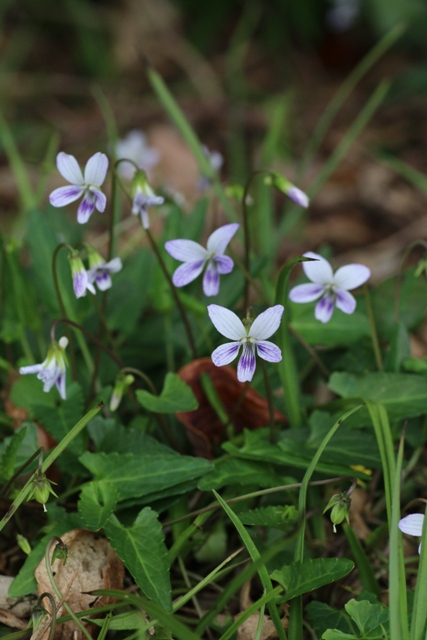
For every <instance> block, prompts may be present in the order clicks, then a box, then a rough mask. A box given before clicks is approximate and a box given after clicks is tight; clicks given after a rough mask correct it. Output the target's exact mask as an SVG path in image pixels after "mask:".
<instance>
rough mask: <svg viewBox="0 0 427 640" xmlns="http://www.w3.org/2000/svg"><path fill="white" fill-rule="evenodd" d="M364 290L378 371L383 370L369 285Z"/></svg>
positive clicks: (364, 286)
mask: <svg viewBox="0 0 427 640" xmlns="http://www.w3.org/2000/svg"><path fill="white" fill-rule="evenodd" d="M363 290H364V293H365V302H366V313H367V314H368V320H369V326H370V328H371V340H372V348H373V350H374V356H375V363H376V365H377V369H378V371H382V370H383V368H384V367H383V362H382V358H381V349H380V343H379V340H378V333H377V327H376V324H375V318H374V312H373V309H372V303H371V296H370V295H369V289H368V285H367V284H365V285H363Z"/></svg>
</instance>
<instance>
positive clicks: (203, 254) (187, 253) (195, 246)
mask: <svg viewBox="0 0 427 640" xmlns="http://www.w3.org/2000/svg"><path fill="white" fill-rule="evenodd" d="M165 249H166V251H167V252H168V253H169V255H171V256H172V258H175V260H181V262H190V261H192V260H206V258H207V256H208V252H207V251H206V249H205V248H204V247H202V245H201V244H199V243H198V242H194V240H184V239H179V240H168V241H167V242H165Z"/></svg>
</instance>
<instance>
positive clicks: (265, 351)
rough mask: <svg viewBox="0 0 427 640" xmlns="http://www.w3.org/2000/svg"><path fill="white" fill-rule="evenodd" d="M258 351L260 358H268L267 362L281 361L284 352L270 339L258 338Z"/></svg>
mask: <svg viewBox="0 0 427 640" xmlns="http://www.w3.org/2000/svg"><path fill="white" fill-rule="evenodd" d="M256 346H257V352H258V355H259V357H260V358H263V359H264V360H267V362H280V361H281V359H282V352H281V351H280V349H279V347H277V346H276V345H275V344H273V343H272V342H268V340H257V342H256Z"/></svg>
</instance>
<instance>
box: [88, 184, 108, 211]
mask: <svg viewBox="0 0 427 640" xmlns="http://www.w3.org/2000/svg"><path fill="white" fill-rule="evenodd" d="M89 191H90V193H93V195H94V196H95V207H96V208H97V209H98V211H99V212H100V213H103V212H104V211H105V207H106V204H107V196H106V195H105V193H102V191H101V189H98V187H90V188H89Z"/></svg>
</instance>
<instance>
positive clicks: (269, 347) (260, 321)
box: [208, 304, 284, 382]
mask: <svg viewBox="0 0 427 640" xmlns="http://www.w3.org/2000/svg"><path fill="white" fill-rule="evenodd" d="M283 311H284V308H283V306H282V305H281V304H277V305H275V306H274V307H270V308H269V309H267V310H266V311H264V312H263V313H260V315H259V316H258V317H257V318H255V320H254V321H253V322H251V321H249V320H245V322H246V326H245V325H244V324H243V322H242V321H241V320H240V318H238V317H237V316H236V314H235V313H233V312H232V311H230V310H229V309H226V308H225V307H220V306H219V305H217V304H210V305H209V306H208V313H209V317H210V319H211V320H212V323H213V325H214V327H215V328H216V329H217V331H219V333H221V334H222V335H223V336H225V337H226V338H229V339H230V340H233V341H234V342H231V343H229V344H222V345H221V346H220V347H217V348H216V349H215V351H214V352H213V353H212V361H213V363H214V364H215V365H216V366H217V367H222V366H224V365H226V364H230V362H232V361H233V360H234V358H235V357H236V356H237V354H238V353H239V350H240V347H243V352H242V355H241V356H240V360H239V364H238V365H237V379H238V380H240V382H250V381H251V380H252V378H253V375H254V373H255V368H256V360H255V347H256V351H257V353H258V355H259V357H260V358H263V360H267V362H280V361H281V359H282V353H281V351H280V349H279V347H277V346H276V345H275V344H273V343H272V342H268V341H267V340H266V338H269V337H270V336H271V335H273V333H274V332H275V331H277V329H278V328H279V325H280V321H281V319H282V314H283Z"/></svg>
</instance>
